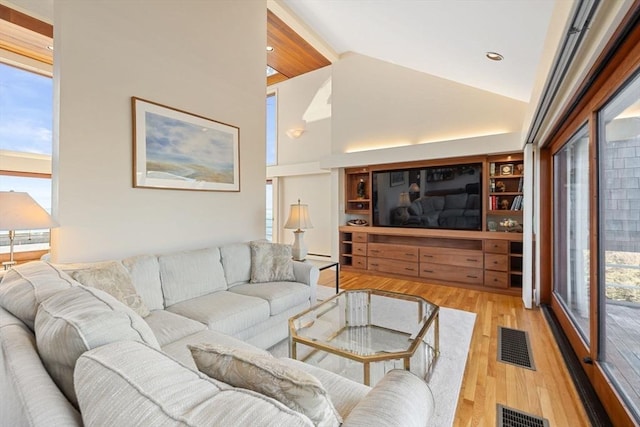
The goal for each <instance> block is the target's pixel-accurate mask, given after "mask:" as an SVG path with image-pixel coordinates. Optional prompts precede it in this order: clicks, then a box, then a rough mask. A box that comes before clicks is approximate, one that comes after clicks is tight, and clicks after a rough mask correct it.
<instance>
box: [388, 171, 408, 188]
mask: <svg viewBox="0 0 640 427" xmlns="http://www.w3.org/2000/svg"><path fill="white" fill-rule="evenodd" d="M404 183H405V181H404V172H403V171H396V172H391V173H390V174H389V186H390V187H397V186H398V185H402V184H404Z"/></svg>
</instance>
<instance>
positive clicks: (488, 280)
mask: <svg viewBox="0 0 640 427" xmlns="http://www.w3.org/2000/svg"><path fill="white" fill-rule="evenodd" d="M484 285H485V286H491V287H492V288H508V287H509V278H508V275H507V273H502V272H500V271H489V270H486V271H485V272H484Z"/></svg>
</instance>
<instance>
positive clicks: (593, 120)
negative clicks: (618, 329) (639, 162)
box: [589, 112, 600, 374]
mask: <svg viewBox="0 0 640 427" xmlns="http://www.w3.org/2000/svg"><path fill="white" fill-rule="evenodd" d="M597 122H598V114H597V113H596V112H592V113H591V117H590V118H589V193H590V194H589V196H590V197H589V212H590V213H591V215H589V293H590V295H598V297H597V298H589V333H590V337H589V346H590V348H591V354H590V357H591V360H597V359H598V354H599V349H600V345H599V342H598V332H599V321H600V314H599V313H600V310H599V308H598V304H599V301H600V296H599V294H598V287H599V286H598V284H599V282H600V281H599V280H598V271H599V270H600V263H599V259H600V258H599V254H600V250H599V245H598V242H599V237H598V231H599V225H598V224H599V223H598V216H599V215H598V213H599V209H598V174H597V173H596V172H597V171H598V156H597V152H598V148H597V141H598V140H599V137H598V136H599V135H598V123H597ZM594 141H595V143H594ZM592 374H593V373H592Z"/></svg>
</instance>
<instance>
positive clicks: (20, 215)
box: [0, 191, 58, 270]
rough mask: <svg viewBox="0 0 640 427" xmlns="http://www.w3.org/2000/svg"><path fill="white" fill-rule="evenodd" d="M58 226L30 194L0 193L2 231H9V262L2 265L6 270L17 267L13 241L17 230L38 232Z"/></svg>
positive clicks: (0, 224) (0, 226)
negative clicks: (14, 258)
mask: <svg viewBox="0 0 640 427" xmlns="http://www.w3.org/2000/svg"><path fill="white" fill-rule="evenodd" d="M57 226H58V224H57V223H56V222H55V221H54V220H53V219H52V218H51V216H50V215H49V214H48V213H47V211H45V210H44V209H43V208H42V207H41V206H40V205H39V204H38V203H36V201H35V200H33V199H32V198H31V196H30V195H29V194H28V193H21V192H15V191H0V231H9V261H8V262H3V263H2V265H3V266H4V268H5V270H7V269H9V268H11V267H12V266H13V265H15V261H14V260H13V240H14V238H15V236H16V230H38V229H41V228H51V227H57Z"/></svg>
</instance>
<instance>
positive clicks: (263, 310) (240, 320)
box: [167, 291, 269, 335]
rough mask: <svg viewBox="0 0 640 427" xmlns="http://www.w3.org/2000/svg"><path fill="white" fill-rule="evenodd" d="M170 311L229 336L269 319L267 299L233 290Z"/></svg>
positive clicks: (186, 302) (217, 293)
mask: <svg viewBox="0 0 640 427" xmlns="http://www.w3.org/2000/svg"><path fill="white" fill-rule="evenodd" d="M167 310H168V311H171V312H172V313H176V314H179V315H181V316H185V317H188V318H189V319H193V320H197V321H198V322H202V323H204V324H205V325H207V327H208V328H209V329H213V330H214V331H219V332H223V333H225V334H229V335H233V334H235V333H236V332H239V331H242V330H244V329H247V328H249V327H252V326H254V325H257V324H259V323H260V322H263V321H265V320H267V319H268V318H269V303H268V302H267V301H265V300H263V299H261V298H255V297H250V296H246V295H240V294H237V293H234V292H229V291H219V292H214V293H212V294H209V295H204V296H201V297H198V298H193V299H190V300H188V301H183V302H181V303H178V304H174V305H172V306H170V307H167Z"/></svg>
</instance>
